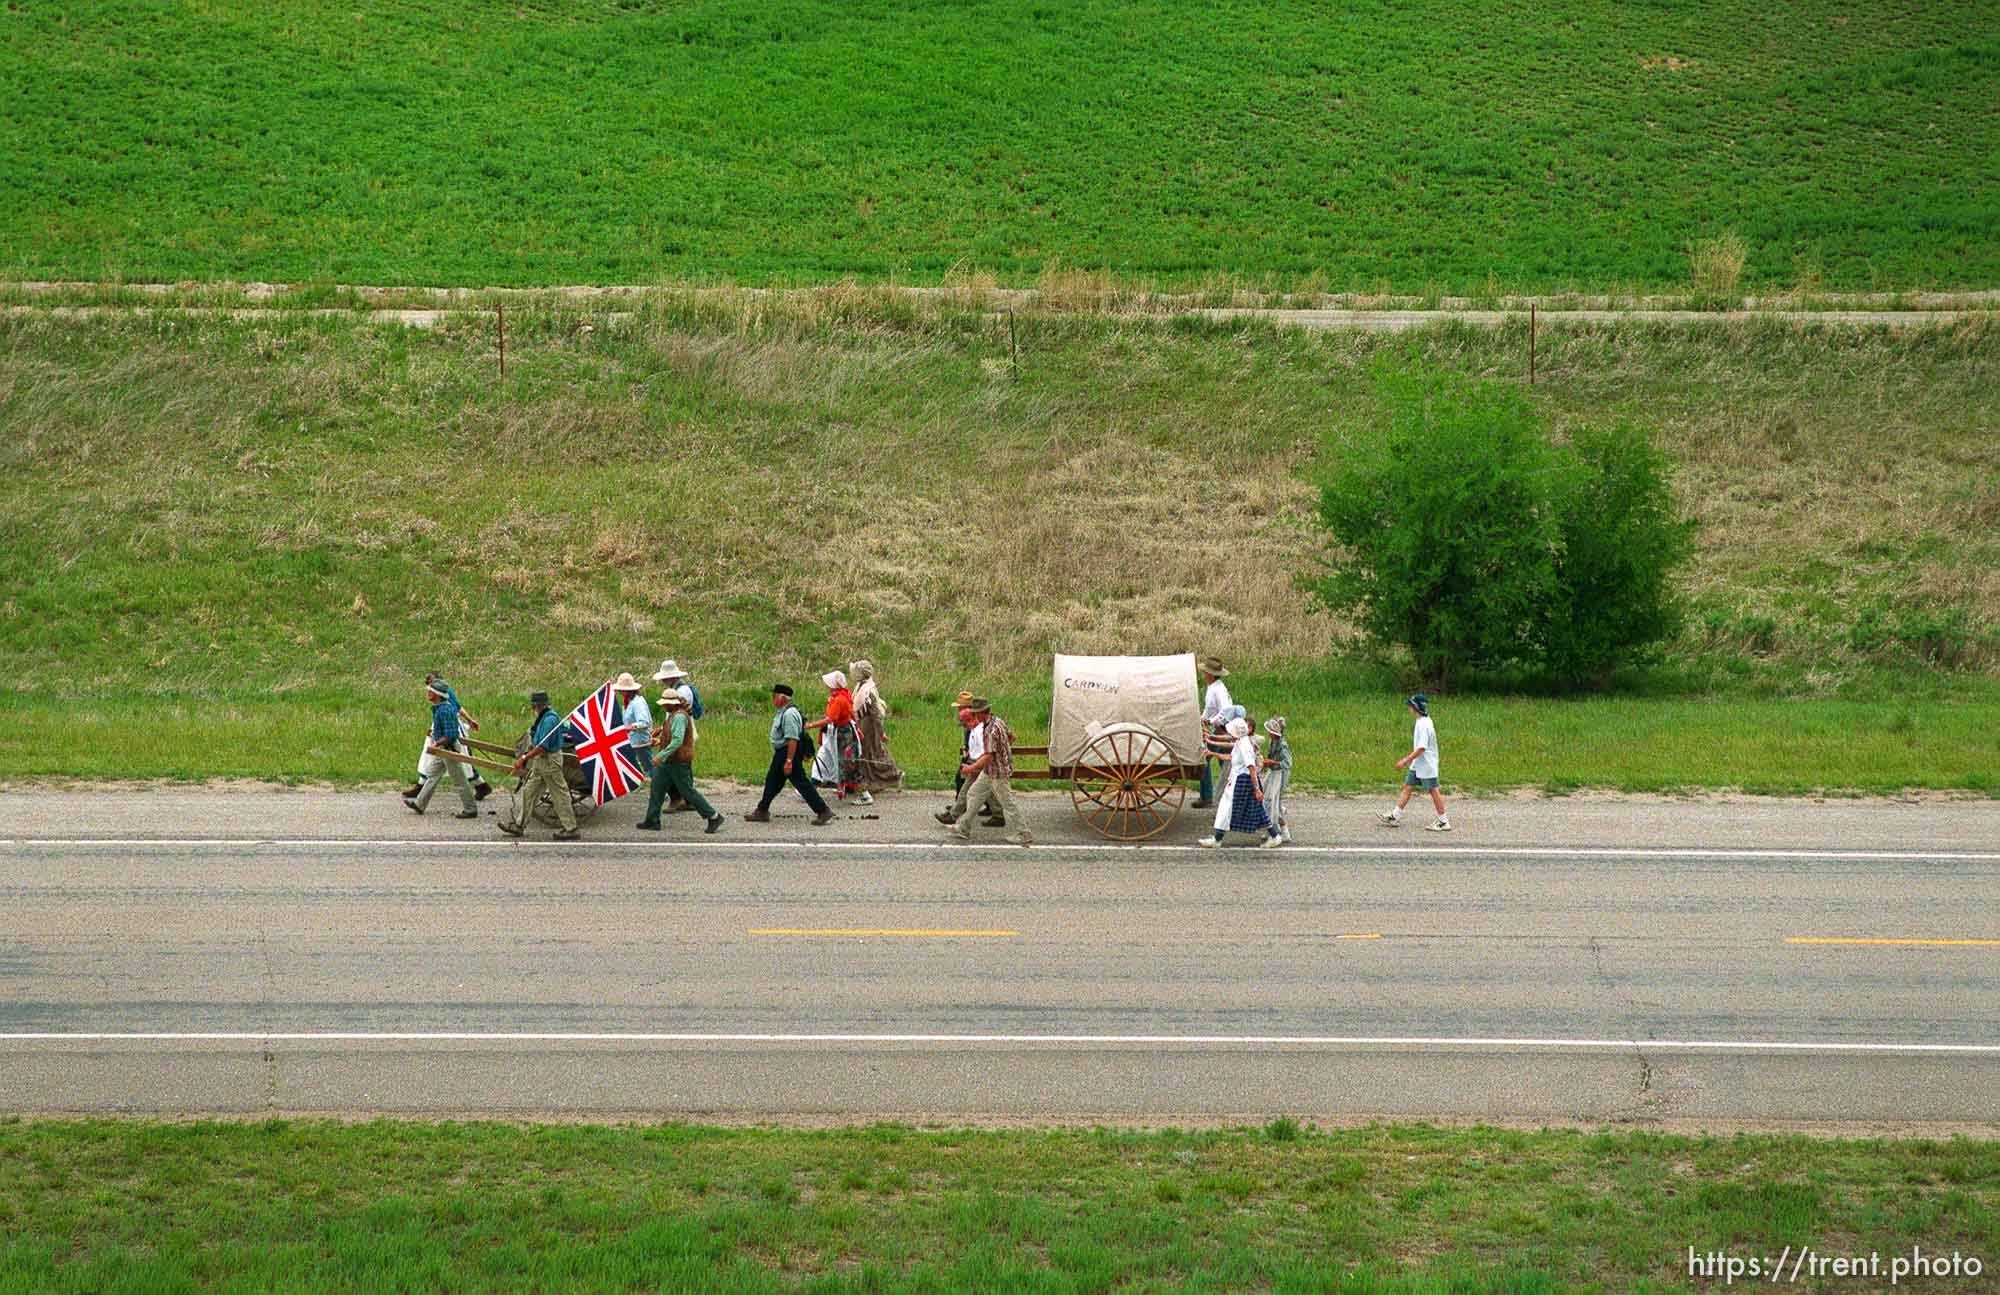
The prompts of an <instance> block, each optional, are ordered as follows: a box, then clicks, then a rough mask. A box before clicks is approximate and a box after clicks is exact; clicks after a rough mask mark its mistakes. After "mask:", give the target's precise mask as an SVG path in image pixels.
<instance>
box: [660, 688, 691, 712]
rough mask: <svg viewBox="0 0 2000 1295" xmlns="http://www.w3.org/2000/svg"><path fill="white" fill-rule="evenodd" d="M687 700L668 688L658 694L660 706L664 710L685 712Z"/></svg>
mask: <svg viewBox="0 0 2000 1295" xmlns="http://www.w3.org/2000/svg"><path fill="white" fill-rule="evenodd" d="M687 704H688V699H687V698H685V697H683V696H681V695H680V694H679V693H677V692H675V691H674V690H673V689H671V688H669V689H667V690H666V691H665V692H663V693H661V694H660V705H661V707H662V708H664V709H666V710H686V709H687Z"/></svg>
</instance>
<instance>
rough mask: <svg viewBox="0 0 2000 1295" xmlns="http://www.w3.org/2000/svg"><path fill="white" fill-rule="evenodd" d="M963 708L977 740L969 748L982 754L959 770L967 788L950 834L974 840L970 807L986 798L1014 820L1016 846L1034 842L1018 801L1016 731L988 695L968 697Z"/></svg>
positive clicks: (962, 838) (996, 809)
mask: <svg viewBox="0 0 2000 1295" xmlns="http://www.w3.org/2000/svg"><path fill="white" fill-rule="evenodd" d="M963 710H966V711H970V712H971V716H970V717H969V718H968V719H967V720H966V728H967V729H968V730H976V732H973V733H972V738H973V740H972V741H971V742H970V743H968V748H969V749H971V750H976V751H977V752H978V754H977V755H976V756H974V757H973V759H972V760H971V762H970V763H968V764H966V765H965V766H963V767H962V768H961V769H960V770H959V772H960V773H962V774H964V775H965V788H964V790H963V791H961V792H960V793H959V801H958V804H957V806H955V808H956V809H957V810H958V816H957V821H956V822H954V823H952V825H951V827H950V828H949V829H948V830H947V831H946V833H945V834H946V835H947V836H949V837H950V838H951V839H952V840H954V841H970V840H971V839H972V815H971V814H970V813H968V812H966V811H967V809H968V808H969V807H970V806H973V805H977V804H979V803H980V802H982V801H991V803H992V805H993V808H994V810H995V811H996V812H997V813H998V814H999V815H1000V817H1001V818H1003V819H1005V820H1006V821H1007V822H1009V823H1012V824H1013V825H1014V826H1015V828H1016V829H1017V830H1016V831H1015V833H1014V835H1012V836H1010V837H1008V838H1007V840H1008V841H1009V842H1010V843H1011V844H1014V845H1033V844H1034V843H1035V838H1034V837H1033V836H1032V835H1030V834H1029V832H1028V829H1027V828H1026V827H1025V826H1023V825H1022V823H1021V819H1020V818H1019V814H1020V809H1019V807H1018V806H1016V805H1015V804H1014V786H1013V778H1014V732H1013V730H1012V729H1010V728H1008V727H1007V722H1006V721H1005V720H1003V719H1001V718H1000V717H999V716H998V715H995V714H994V713H993V707H992V706H991V705H989V704H988V703H987V700H986V699H985V698H984V697H973V698H971V699H970V700H968V701H967V702H966V704H965V706H964V707H963Z"/></svg>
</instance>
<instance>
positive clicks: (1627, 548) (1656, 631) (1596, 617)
mask: <svg viewBox="0 0 2000 1295" xmlns="http://www.w3.org/2000/svg"><path fill="white" fill-rule="evenodd" d="M1570 450H1571V455H1570V458H1571V460H1572V461H1571V464H1570V469H1569V471H1568V472H1567V473H1566V474H1565V475H1566V478H1567V479H1566V481H1565V482H1564V486H1563V491H1562V495H1561V499H1560V506H1559V516H1560V529H1561V534H1562V543H1561V546H1560V548H1559V549H1558V551H1557V554H1556V584H1555V593H1554V596H1553V597H1552V598H1551V599H1550V600H1549V602H1548V605H1547V609H1546V612H1545V614H1544V617H1543V623H1542V628H1541V633H1540V636H1539V637H1540V640H1541V643H1540V646H1541V663H1542V665H1543V667H1544V668H1545V669H1547V670H1548V671H1549V673H1550V674H1552V675H1554V676H1555V677H1556V678H1558V679H1562V680H1564V681H1567V682H1572V683H1581V682H1585V681H1592V682H1598V683H1602V682H1603V680H1604V678H1605V676H1607V675H1609V674H1610V673H1611V671H1612V670H1613V669H1614V668H1616V667H1618V666H1620V665H1624V664H1627V663H1630V662H1636V661H1643V660H1646V659H1648V658H1649V657H1650V656H1652V655H1654V654H1655V653H1656V652H1657V651H1658V647H1659V645H1660V644H1662V643H1664V642H1666V641H1667V640H1668V639H1670V638H1672V637H1673V636H1674V635H1676V634H1678V633H1680V631H1681V626H1682V625H1683V624H1684V623H1685V621H1686V607H1685V604H1684V603H1683V602H1682V600H1681V598H1680V597H1679V595H1678V594H1677V593H1676V592H1675V590H1674V587H1673V573H1674V571H1675V570H1676V569H1678V568H1679V567H1680V566H1681V565H1682V564H1684V563H1685V562H1686V561H1687V560H1688V559H1689V558H1690V557H1692V556H1693V555H1694V531H1695V524H1694V522H1693V521H1692V520H1685V519H1682V518H1680V517H1678V516H1677V515H1676V513H1675V508H1674V497H1673V487H1672V484H1671V483H1670V481H1669V479H1668V473H1669V470H1670V468H1671V465H1670V464H1669V463H1668V461H1667V456H1666V455H1665V454H1663V453H1661V452H1660V451H1659V450H1658V449H1656V448H1654V446H1653V443H1652V441H1651V440H1650V439H1649V438H1648V437H1647V435H1646V433H1645V432H1644V431H1643V430H1641V429H1640V428H1638V427H1634V426H1632V425H1630V424H1620V425H1619V426H1618V427H1616V428H1613V429H1612V430H1610V431H1598V430H1594V429H1589V428H1586V429H1584V430H1582V431H1579V432H1578V433H1577V434H1576V435H1575V436H1574V437H1573V438H1571V441H1570Z"/></svg>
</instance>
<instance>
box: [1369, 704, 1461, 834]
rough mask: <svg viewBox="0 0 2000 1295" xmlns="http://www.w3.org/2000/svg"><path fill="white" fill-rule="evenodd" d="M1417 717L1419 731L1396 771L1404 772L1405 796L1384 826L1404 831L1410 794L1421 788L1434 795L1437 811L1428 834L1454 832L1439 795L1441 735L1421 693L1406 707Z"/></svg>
mask: <svg viewBox="0 0 2000 1295" xmlns="http://www.w3.org/2000/svg"><path fill="white" fill-rule="evenodd" d="M1403 704H1404V705H1405V706H1408V707H1409V708H1410V710H1411V711H1412V712H1414V713H1415V714H1416V717H1417V723H1416V728H1415V729H1414V731H1412V732H1411V734H1410V753H1409V754H1408V755H1406V756H1404V757H1403V758H1402V759H1400V760H1398V761H1396V768H1398V769H1399V770H1402V771H1403V792H1402V794H1401V795H1400V796H1398V797H1396V804H1395V807H1394V808H1392V809H1390V810H1389V811H1388V812H1387V813H1385V814H1383V815H1382V826H1384V827H1401V826H1402V825H1403V806H1405V805H1407V804H1409V803H1410V793H1411V792H1413V791H1415V790H1416V789H1417V788H1419V787H1421V788H1423V789H1424V790H1425V791H1427V792H1429V793H1430V794H1431V804H1432V805H1434V806H1435V807H1436V808H1437V815H1438V816H1437V821H1436V822H1435V823H1432V824H1431V825H1430V827H1429V829H1428V830H1429V831H1432V832H1449V831H1451V820H1450V819H1448V818H1446V817H1445V816H1444V797H1443V796H1442V795H1440V794H1438V735H1437V727H1436V725H1434V724H1432V723H1431V701H1430V698H1428V697H1426V696H1424V695H1423V694H1422V693H1417V694H1415V695H1414V696H1412V697H1410V698H1409V699H1407V700H1406V701H1405V702H1404V703H1403Z"/></svg>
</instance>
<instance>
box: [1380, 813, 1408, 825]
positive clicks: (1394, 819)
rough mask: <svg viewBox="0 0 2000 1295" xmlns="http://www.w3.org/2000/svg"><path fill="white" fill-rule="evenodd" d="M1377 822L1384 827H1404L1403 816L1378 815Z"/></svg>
mask: <svg viewBox="0 0 2000 1295" xmlns="http://www.w3.org/2000/svg"><path fill="white" fill-rule="evenodd" d="M1375 821H1376V822H1378V823H1380V824H1381V825H1382V826H1383V827H1401V826H1402V825H1403V816H1402V815H1401V814H1388V813H1383V814H1377V815H1376V816H1375Z"/></svg>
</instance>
